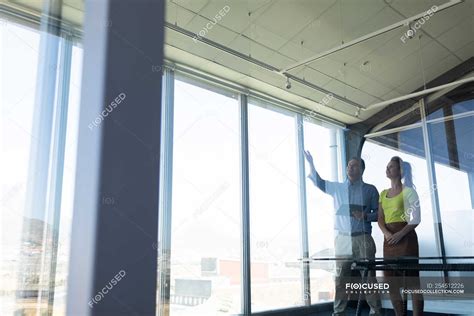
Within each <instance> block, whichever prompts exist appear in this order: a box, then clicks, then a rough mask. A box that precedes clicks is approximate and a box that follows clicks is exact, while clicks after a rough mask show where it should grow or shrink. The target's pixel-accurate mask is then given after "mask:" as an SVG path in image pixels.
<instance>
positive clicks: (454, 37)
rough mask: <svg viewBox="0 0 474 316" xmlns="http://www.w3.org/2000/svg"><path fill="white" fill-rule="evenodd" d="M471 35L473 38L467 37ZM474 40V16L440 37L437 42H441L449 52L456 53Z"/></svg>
mask: <svg viewBox="0 0 474 316" xmlns="http://www.w3.org/2000/svg"><path fill="white" fill-rule="evenodd" d="M468 34H471V36H465V35H468ZM473 39H474V15H471V16H469V17H468V18H466V19H464V20H463V21H461V22H460V23H459V24H458V25H456V26H455V27H453V28H451V29H450V30H449V31H447V32H445V33H443V34H442V35H440V36H439V37H438V38H437V40H438V41H440V42H441V43H442V44H443V45H445V46H446V47H449V50H451V51H453V52H455V51H457V50H459V49H461V48H463V47H464V46H466V45H467V44H469V43H470V42H472V40H473Z"/></svg>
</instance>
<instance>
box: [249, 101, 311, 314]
mask: <svg viewBox="0 0 474 316" xmlns="http://www.w3.org/2000/svg"><path fill="white" fill-rule="evenodd" d="M248 112H249V124H248V126H249V159H250V161H249V167H250V234H251V236H250V242H251V251H250V253H251V278H252V279H251V283H252V284H251V287H252V290H251V293H252V298H251V300H252V312H257V311H261V310H270V309H278V308H284V307H291V306H295V305H301V304H302V303H303V301H302V293H301V284H302V283H301V266H300V264H298V260H297V259H298V258H300V257H301V248H300V236H299V218H300V217H299V206H298V205H299V204H298V186H297V179H298V177H297V151H296V116H295V115H294V114H293V115H291V114H285V113H282V112H276V111H274V110H272V109H271V108H263V107H260V106H258V105H255V104H252V103H250V104H249V111H248Z"/></svg>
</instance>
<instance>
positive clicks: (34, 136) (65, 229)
mask: <svg viewBox="0 0 474 316" xmlns="http://www.w3.org/2000/svg"><path fill="white" fill-rule="evenodd" d="M12 21H13V20H9V19H8V18H6V19H5V20H2V21H1V22H2V25H1V27H0V42H1V47H2V48H1V51H2V59H1V60H0V63H1V66H0V68H1V69H2V71H1V84H2V86H1V89H0V90H1V92H2V94H1V96H0V111H1V113H2V115H1V120H0V121H1V124H0V126H1V129H0V130H1V155H0V160H1V163H0V165H1V167H0V168H1V171H0V174H2V177H1V178H2V180H1V181H2V184H1V202H0V205H1V221H0V232H1V235H0V248H1V254H0V255H1V257H0V283H1V284H2V289H1V291H0V314H1V315H13V314H30V313H36V312H37V311H40V313H41V314H43V313H46V312H47V311H51V312H52V313H53V315H65V297H66V281H67V273H68V263H69V247H70V246H69V243H70V236H69V235H70V233H69V232H70V228H71V223H72V203H73V193H74V181H75V180H74V179H75V158H76V144H77V129H78V113H79V112H78V110H79V94H80V78H81V73H82V49H80V48H78V47H73V48H72V60H69V59H68V58H66V59H58V60H61V61H62V62H63V64H60V62H59V61H58V67H57V68H52V67H50V68H47V69H46V70H45V72H46V73H47V72H53V73H54V75H55V76H58V77H57V79H58V80H57V82H56V86H55V87H54V88H55V92H54V93H55V95H54V97H55V98H54V102H52V103H50V104H43V103H40V102H39V99H37V97H38V93H39V91H42V92H43V93H44V92H45V90H46V89H45V88H44V86H43V83H42V82H41V81H38V69H41V67H40V66H41V62H43V61H41V62H40V60H39V58H38V57H39V54H40V49H41V45H40V42H41V41H42V40H44V38H43V37H42V33H40V32H39V31H37V30H35V29H32V28H29V27H26V26H22V25H20V24H16V23H14V22H12ZM51 37H52V41H57V43H58V47H59V48H58V55H59V56H62V54H64V53H65V50H64V49H65V47H71V46H72V42H70V41H69V39H66V38H63V37H54V36H52V35H51ZM64 56H67V54H65V55H64ZM50 57H51V56H48V58H50ZM45 62H49V61H45ZM69 62H71V64H69ZM68 67H71V68H70V71H71V78H70V80H69V79H68V78H64V77H63V74H65V73H67V71H66V70H68ZM68 80H69V81H68ZM60 85H63V86H64V87H66V89H59V86H60ZM39 89H43V90H39ZM59 91H62V92H63V93H69V94H68V95H65V97H67V98H65V99H62V96H60V95H59ZM62 100H64V101H65V102H62ZM39 109H41V111H42V113H44V112H47V113H50V114H51V116H50V117H49V118H45V117H44V116H41V115H38V113H39ZM43 111H44V112H43ZM59 113H61V114H59ZM39 125H41V129H40V130H42V131H44V129H49V128H50V129H51V134H50V135H49V134H48V135H49V136H50V137H51V138H50V139H45V137H44V134H40V133H38V129H37V128H35V126H36V127H38V126H39ZM41 135H43V136H41ZM49 136H48V137H49ZM42 137H43V138H42ZM49 143H50V145H49V147H48V145H45V144H49ZM39 152H47V153H48V158H47V160H46V161H45V163H46V164H48V167H46V168H44V169H45V170H38V169H35V166H38V165H37V164H36V165H35V162H36V161H37V160H38V159H39V158H38V157H37V156H36V155H37V154H38V153H39ZM43 158H44V156H43ZM42 172H43V174H42V175H41V176H40V175H39V174H40V173H42ZM40 178H41V179H43V180H44V182H42V183H44V184H45V187H46V189H45V190H44V191H42V192H43V193H44V196H45V201H46V202H45V205H44V207H29V206H28V205H30V204H29V203H28V201H29V200H31V201H33V205H35V204H34V203H36V199H35V198H33V197H32V196H33V193H32V192H33V191H34V190H32V188H33V187H35V186H38V185H37V184H35V185H33V184H34V183H35V182H36V181H38V179H40Z"/></svg>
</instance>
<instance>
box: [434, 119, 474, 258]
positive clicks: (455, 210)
mask: <svg viewBox="0 0 474 316" xmlns="http://www.w3.org/2000/svg"><path fill="white" fill-rule="evenodd" d="M428 126H429V131H430V134H431V141H432V143H433V148H434V150H433V160H434V161H435V170H434V172H435V175H436V180H437V186H436V188H437V190H438V198H439V207H440V213H441V222H442V227H443V233H444V244H445V249H446V255H448V256H474V239H473V233H472V232H473V222H474V216H473V199H474V143H473V141H472V140H473V138H474V131H473V129H472V126H474V116H468V117H463V118H457V119H454V120H446V121H444V122H439V123H430V124H429V125H428Z"/></svg>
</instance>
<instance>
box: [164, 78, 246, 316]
mask: <svg viewBox="0 0 474 316" xmlns="http://www.w3.org/2000/svg"><path fill="white" fill-rule="evenodd" d="M174 96H175V100H174V144H173V146H174V148H173V191H172V231H171V259H170V260H171V262H170V265H171V294H170V314H171V315H172V316H175V315H189V314H192V315H206V316H207V315H214V314H217V313H222V314H232V313H239V312H240V306H241V305H240V274H241V273H240V271H241V258H240V251H241V250H240V249H241V248H240V247H241V242H240V238H241V233H240V232H241V230H240V173H239V166H240V165H239V157H240V155H239V153H240V141H239V112H238V111H239V109H238V102H237V99H236V97H235V96H231V95H224V94H220V93H216V92H212V91H210V90H208V89H204V88H202V87H198V86H196V85H193V84H191V83H188V82H184V81H181V80H176V81H175V94H174Z"/></svg>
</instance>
